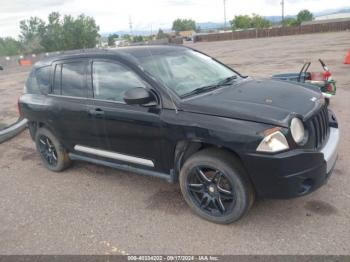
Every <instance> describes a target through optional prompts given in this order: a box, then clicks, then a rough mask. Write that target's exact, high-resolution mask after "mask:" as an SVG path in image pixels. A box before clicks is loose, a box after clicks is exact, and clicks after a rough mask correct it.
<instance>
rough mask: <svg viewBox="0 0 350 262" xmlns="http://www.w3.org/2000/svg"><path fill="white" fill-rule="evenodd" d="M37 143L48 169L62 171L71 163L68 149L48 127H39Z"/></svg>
mask: <svg viewBox="0 0 350 262" xmlns="http://www.w3.org/2000/svg"><path fill="white" fill-rule="evenodd" d="M35 145H36V149H37V151H38V153H39V155H40V157H41V159H42V161H43V163H44V165H45V166H46V168H47V169H49V170H51V171H54V172H61V171H63V170H64V169H66V168H67V167H69V166H70V165H71V160H70V159H69V156H68V153H67V151H66V150H65V148H64V147H63V146H62V144H61V143H60V142H59V140H58V139H57V138H56V137H55V136H54V135H53V134H52V132H51V131H49V130H48V129H46V128H39V129H38V130H37V132H36V134H35Z"/></svg>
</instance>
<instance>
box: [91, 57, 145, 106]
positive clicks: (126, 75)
mask: <svg viewBox="0 0 350 262" xmlns="http://www.w3.org/2000/svg"><path fill="white" fill-rule="evenodd" d="M92 81H93V90H94V98H96V99H103V100H111V101H117V102H124V100H123V97H124V93H125V92H126V91H127V90H128V89H131V88H134V87H145V84H144V83H143V81H142V80H141V79H140V78H139V77H138V76H137V75H136V73H134V72H133V71H132V70H131V69H128V68H126V67H124V66H122V65H120V64H117V63H111V62H104V61H96V62H94V63H93V71H92Z"/></svg>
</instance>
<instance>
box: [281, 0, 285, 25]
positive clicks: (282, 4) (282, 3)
mask: <svg viewBox="0 0 350 262" xmlns="http://www.w3.org/2000/svg"><path fill="white" fill-rule="evenodd" d="M281 6H282V26H283V24H284V0H282V2H281Z"/></svg>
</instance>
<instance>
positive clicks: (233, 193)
mask: <svg viewBox="0 0 350 262" xmlns="http://www.w3.org/2000/svg"><path fill="white" fill-rule="evenodd" d="M179 179H180V187H181V191H182V194H183V196H184V198H185V201H186V202H187V204H188V205H189V206H190V207H191V208H192V210H193V211H194V212H195V213H196V214H197V215H199V216H200V217H202V218H204V219H207V220H209V221H212V222H215V223H219V224H228V223H232V222H235V221H237V220H239V219H240V218H241V217H242V216H243V215H244V214H245V213H246V212H247V211H248V210H249V208H250V207H251V206H252V204H253V202H254V196H255V194H254V190H253V187H252V185H251V183H250V181H249V179H248V177H247V174H246V173H245V170H244V168H243V167H242V165H241V163H240V161H239V160H238V159H237V158H236V157H235V156H234V155H232V154H230V153H229V152H226V151H223V150H219V149H205V150H202V151H199V152H198V153H196V154H194V155H193V156H191V157H190V158H189V159H188V160H187V161H186V162H185V164H184V166H183V167H182V169H181V172H180V178H179Z"/></svg>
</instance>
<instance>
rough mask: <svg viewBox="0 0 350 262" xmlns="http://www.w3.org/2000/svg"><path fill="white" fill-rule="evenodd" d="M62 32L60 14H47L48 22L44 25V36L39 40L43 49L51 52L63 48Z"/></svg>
mask: <svg viewBox="0 0 350 262" xmlns="http://www.w3.org/2000/svg"><path fill="white" fill-rule="evenodd" d="M62 33H63V32H62V26H61V21H60V14H59V13H57V12H52V13H51V14H49V17H48V24H47V25H46V26H45V32H44V36H43V39H42V41H41V44H42V46H43V47H44V49H45V51H47V52H52V51H57V50H61V49H63V44H62V41H63V39H62Z"/></svg>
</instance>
